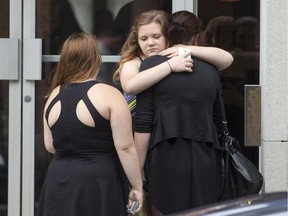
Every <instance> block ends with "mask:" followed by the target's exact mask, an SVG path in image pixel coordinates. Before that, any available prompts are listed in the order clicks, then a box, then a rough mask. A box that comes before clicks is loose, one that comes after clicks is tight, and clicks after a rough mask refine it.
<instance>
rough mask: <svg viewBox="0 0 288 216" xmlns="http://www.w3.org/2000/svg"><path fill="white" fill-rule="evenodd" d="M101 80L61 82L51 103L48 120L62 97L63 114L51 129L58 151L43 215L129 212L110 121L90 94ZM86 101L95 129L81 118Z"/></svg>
mask: <svg viewBox="0 0 288 216" xmlns="http://www.w3.org/2000/svg"><path fill="white" fill-rule="evenodd" d="M95 84H97V82H96V81H89V82H85V83H74V84H69V85H65V86H61V88H60V92H59V94H58V96H57V99H56V100H53V101H52V103H50V105H49V106H48V109H47V113H45V116H46V119H48V116H49V112H50V110H51V108H52V107H53V106H54V105H55V103H56V102H57V101H60V102H61V114H60V116H59V118H58V120H57V122H56V123H55V124H54V125H53V126H52V127H51V131H52V135H53V145H54V148H55V149H56V153H55V154H54V156H53V159H52V161H51V163H50V165H49V168H48V172H47V176H46V180H45V183H44V185H43V188H42V192H41V196H40V201H39V208H38V211H37V216H79V215H85V216H95V215H99V216H101V215H102V216H107V215H123V216H124V215H126V214H125V210H126V209H125V207H126V204H127V197H126V195H127V194H126V192H127V191H126V187H125V179H124V178H123V175H122V174H123V170H122V167H121V164H120V161H119V158H118V155H117V153H116V150H115V147H114V144H113V139H112V131H111V127H110V122H109V121H108V120H106V119H104V118H103V117H102V116H101V115H100V114H99V113H98V112H97V110H96V109H95V108H93V107H92V106H93V105H92V104H91V103H90V102H88V100H89V98H88V97H87V96H86V95H87V91H88V90H89V89H90V88H91V87H92V86H93V85H95ZM82 99H83V101H84V103H85V104H86V106H87V107H88V110H89V112H91V115H92V116H93V119H94V121H95V127H89V126H86V125H84V124H83V123H81V121H79V119H78V118H77V115H76V107H77V104H78V102H79V101H80V100H82ZM99 103H101V101H99Z"/></svg>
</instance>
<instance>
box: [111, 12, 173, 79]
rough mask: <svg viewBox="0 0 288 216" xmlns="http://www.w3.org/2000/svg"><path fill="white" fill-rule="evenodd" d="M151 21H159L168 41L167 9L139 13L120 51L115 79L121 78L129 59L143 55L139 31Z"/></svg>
mask: <svg viewBox="0 0 288 216" xmlns="http://www.w3.org/2000/svg"><path fill="white" fill-rule="evenodd" d="M150 23H158V24H159V25H160V26H161V28H162V33H163V35H164V37H165V39H166V41H167V44H168V40H167V34H166V27H167V25H168V14H167V13H166V12H165V11H160V10H150V11H146V12H143V13H141V14H139V15H138V16H137V17H136V18H135V21H134V23H133V25H132V27H131V30H130V32H129V34H128V37H127V39H126V41H125V43H124V45H123V47H122V50H121V52H120V55H121V57H120V61H119V64H118V68H117V70H116V72H115V73H114V75H113V80H114V82H115V81H118V80H119V73H120V71H121V69H122V67H123V64H124V63H125V62H127V61H130V60H132V59H134V58H135V57H137V56H141V55H142V54H143V53H142V50H141V48H140V46H139V44H138V31H139V27H140V26H142V25H147V24H150Z"/></svg>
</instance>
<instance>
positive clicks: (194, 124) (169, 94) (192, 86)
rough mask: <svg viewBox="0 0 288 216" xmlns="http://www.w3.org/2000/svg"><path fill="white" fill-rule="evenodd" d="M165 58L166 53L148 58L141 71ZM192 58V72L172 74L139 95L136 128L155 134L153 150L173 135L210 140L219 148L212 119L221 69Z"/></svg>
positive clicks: (151, 146) (196, 139) (152, 139)
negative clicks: (219, 70)
mask: <svg viewBox="0 0 288 216" xmlns="http://www.w3.org/2000/svg"><path fill="white" fill-rule="evenodd" d="M166 60H167V57H165V56H153V57H152V58H151V57H150V58H147V59H145V60H144V61H143V63H142V64H141V67H140V71H143V70H145V69H148V68H150V67H153V66H155V65H158V64H160V63H162V62H164V61H166ZM193 61H194V62H193V72H192V73H172V74H170V75H169V76H168V77H166V78H164V79H163V80H162V81H160V82H159V83H157V84H156V85H154V86H153V87H151V88H149V89H147V90H146V91H143V92H141V93H140V94H138V95H137V106H136V113H137V115H136V121H135V130H136V132H140V133H150V132H151V133H152V138H151V145H150V149H151V148H153V147H155V145H156V144H157V143H159V142H160V141H162V140H166V139H169V138H173V137H181V138H188V139H192V140H194V141H203V142H210V143H213V145H214V147H215V148H216V149H220V145H219V141H218V135H217V130H216V125H215V124H214V122H213V118H214V116H213V115H214V103H215V100H216V99H217V97H216V96H217V94H218V89H219V86H218V85H219V82H218V72H217V70H216V68H215V67H214V66H212V65H210V64H208V63H206V62H203V61H201V60H199V59H197V58H193ZM138 104H141V105H140V106H138Z"/></svg>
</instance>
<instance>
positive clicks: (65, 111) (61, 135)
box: [45, 80, 115, 152]
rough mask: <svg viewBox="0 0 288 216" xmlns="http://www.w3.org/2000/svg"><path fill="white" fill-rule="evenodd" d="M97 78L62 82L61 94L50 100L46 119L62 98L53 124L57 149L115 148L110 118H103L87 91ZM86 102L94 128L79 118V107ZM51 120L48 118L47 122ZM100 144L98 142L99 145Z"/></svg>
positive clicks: (100, 149) (101, 150) (52, 128)
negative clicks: (67, 82) (58, 113)
mask: <svg viewBox="0 0 288 216" xmlns="http://www.w3.org/2000/svg"><path fill="white" fill-rule="evenodd" d="M97 83H98V82H97V81H94V80H93V81H88V82H83V83H71V84H67V85H62V86H61V87H60V92H59V94H58V95H57V96H56V97H55V98H54V99H53V100H52V101H51V103H50V104H49V106H48V108H47V111H46V113H45V118H46V121H47V120H48V116H49V113H50V111H51V109H52V107H53V106H54V105H55V104H56V103H57V102H58V101H60V103H61V113H60V116H59V118H58V120H57V122H56V123H55V124H54V125H53V126H52V127H51V131H52V136H53V146H54V148H55V149H56V151H91V150H94V151H100V152H103V151H111V150H112V151H113V150H114V149H115V148H114V144H113V139H112V131H111V127H110V121H109V120H106V119H104V118H103V117H102V116H101V115H100V114H99V112H98V111H97V109H96V108H95V107H94V106H93V104H92V103H91V101H90V100H89V98H88V95H87V92H88V90H89V89H90V88H91V87H92V86H93V85H95V84H97ZM81 100H82V101H83V102H84V103H85V105H86V107H87V109H88V110H89V112H90V114H91V116H92V118H93V120H94V122H95V127H89V126H87V125H85V124H83V123H82V122H81V121H80V120H79V119H78V117H77V114H76V107H77V104H78V103H79V102H80V101H81ZM47 122H48V121H47ZM96 144H97V145H96Z"/></svg>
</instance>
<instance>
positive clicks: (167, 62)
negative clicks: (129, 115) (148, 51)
mask: <svg viewBox="0 0 288 216" xmlns="http://www.w3.org/2000/svg"><path fill="white" fill-rule="evenodd" d="M166 62H167V64H168V65H169V68H170V70H171V72H172V71H173V70H172V67H171V65H170V63H169V61H166Z"/></svg>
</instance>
